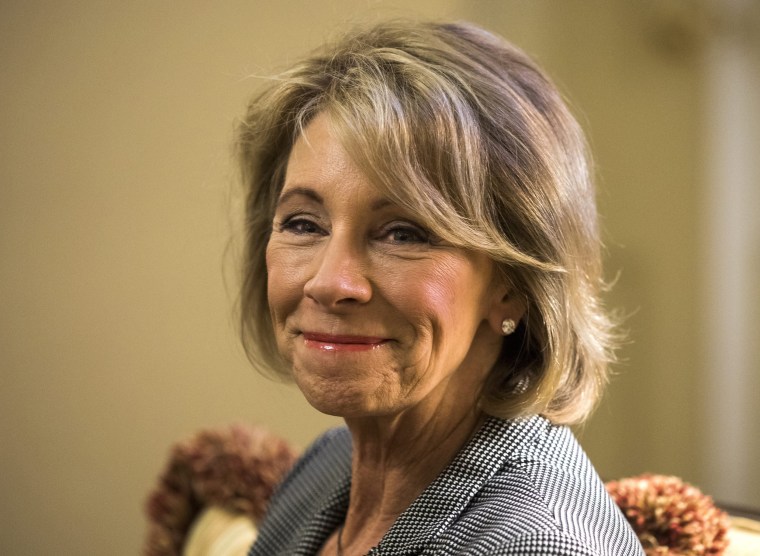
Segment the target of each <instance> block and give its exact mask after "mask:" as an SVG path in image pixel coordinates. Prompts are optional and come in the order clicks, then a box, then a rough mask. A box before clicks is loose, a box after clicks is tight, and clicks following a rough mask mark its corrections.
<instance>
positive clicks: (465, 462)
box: [249, 417, 644, 556]
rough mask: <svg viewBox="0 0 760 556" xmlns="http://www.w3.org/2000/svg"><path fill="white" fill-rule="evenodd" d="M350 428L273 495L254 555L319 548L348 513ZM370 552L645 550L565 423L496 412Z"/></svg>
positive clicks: (330, 438) (331, 436)
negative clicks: (501, 416)
mask: <svg viewBox="0 0 760 556" xmlns="http://www.w3.org/2000/svg"><path fill="white" fill-rule="evenodd" d="M350 484H351V436H350V434H349V432H348V430H347V429H345V428H341V429H335V430H331V431H329V432H327V433H326V434H325V435H323V436H322V437H321V438H320V439H319V440H317V442H316V443H315V444H314V445H313V446H312V447H311V448H310V449H309V450H308V451H307V452H306V454H305V455H304V456H303V457H302V458H301V460H300V461H299V462H298V463H297V464H296V466H295V467H294V468H293V471H292V472H291V473H290V475H289V476H288V478H287V479H286V480H285V481H284V483H283V484H282V485H281V487H280V489H279V490H278V492H277V493H276V494H275V496H274V498H273V499H272V502H271V505H270V509H269V512H268V514H267V516H266V518H265V520H264V522H263V523H262V525H261V529H260V532H259V537H258V539H257V541H256V542H255V543H254V545H253V547H252V548H251V551H250V553H249V556H275V555H288V556H292V555H298V554H301V555H313V554H316V553H317V552H318V551H319V550H320V548H321V547H322V545H323V543H324V542H325V541H326V540H327V538H328V537H329V536H330V535H331V534H332V533H333V531H335V529H336V528H337V527H338V526H339V525H340V524H341V523H342V522H343V518H344V516H345V513H346V509H347V507H348V499H349V490H350ZM369 554H371V555H373V556H375V555H377V556H380V555H382V556H390V555H394V556H395V555H412V554H424V555H434V554H435V555H443V554H468V555H504V556H506V555H510V556H513V555H514V556H516V555H533V554H547V555H589V556H590V555H594V556H630V555H636V556H642V555H643V554H644V553H643V550H642V548H641V545H640V544H639V542H638V540H637V539H636V536H635V535H634V533H633V531H632V530H631V528H630V527H629V525H628V523H627V522H626V520H625V518H624V517H623V515H622V513H621V512H620V510H619V509H618V508H617V506H615V504H614V502H613V501H612V500H611V499H610V498H609V497H608V496H607V493H606V491H605V489H604V485H603V484H602V482H601V480H600V479H599V477H598V475H597V474H596V472H595V471H594V468H593V467H592V465H591V463H590V462H589V460H588V458H587V457H586V455H585V453H584V452H583V450H582V449H581V447H580V446H579V445H578V443H577V441H576V440H575V438H574V437H573V435H572V433H571V432H570V430H569V429H567V428H566V427H558V426H554V425H552V424H551V423H549V422H548V421H546V420H545V419H543V418H541V417H533V418H530V419H526V420H522V421H504V420H501V419H496V418H489V419H488V420H487V421H486V423H485V425H484V426H483V427H482V428H481V430H480V431H479V432H478V433H476V435H475V436H474V437H473V438H472V439H471V440H470V442H469V443H468V444H467V445H466V446H465V447H464V448H463V449H462V450H461V451H460V452H459V454H457V456H456V457H455V458H454V460H453V461H452V462H451V464H449V466H448V467H447V468H446V469H445V470H444V471H443V472H442V473H441V474H440V475H439V476H438V478H437V479H436V480H435V481H434V482H433V483H431V484H430V485H429V486H428V488H427V489H426V490H425V491H424V492H423V493H422V494H421V495H420V496H419V498H417V500H415V501H414V502H413V503H412V505H411V506H409V508H407V510H406V511H405V512H404V513H403V514H401V516H399V518H398V519H397V520H396V522H395V523H394V524H393V526H392V527H391V528H390V529H389V530H388V532H387V533H386V534H385V536H384V537H383V538H382V540H381V541H380V543H379V544H378V545H377V546H376V547H375V548H373V549H372V550H371V551H370V552H369Z"/></svg>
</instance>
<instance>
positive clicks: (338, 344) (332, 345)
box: [303, 332, 388, 351]
mask: <svg viewBox="0 0 760 556" xmlns="http://www.w3.org/2000/svg"><path fill="white" fill-rule="evenodd" d="M303 339H304V343H305V344H306V347H308V348H312V349H318V350H321V351H367V350H371V349H375V348H378V347H380V346H381V345H383V344H384V343H385V342H387V341H388V340H387V339H385V338H376V337H373V336H343V335H339V336H336V335H332V334H319V333H316V332H303Z"/></svg>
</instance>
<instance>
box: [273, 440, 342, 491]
mask: <svg viewBox="0 0 760 556" xmlns="http://www.w3.org/2000/svg"><path fill="white" fill-rule="evenodd" d="M350 470H351V434H350V433H349V431H348V429H347V428H345V427H336V428H334V429H330V430H328V431H326V432H324V433H322V434H321V435H320V436H319V437H317V439H316V440H315V441H314V442H313V443H312V444H311V445H310V446H309V447H308V448H307V449H306V451H305V452H304V453H303V455H301V457H300V458H299V459H298V461H296V463H295V465H294V466H293V469H291V470H290V472H289V473H288V475H287V476H286V477H285V479H284V480H283V481H282V483H281V484H280V486H279V487H278V489H277V492H276V493H275V496H274V498H273V500H272V502H273V503H275V504H276V503H277V501H278V499H279V498H280V497H282V496H284V495H285V493H287V492H288V491H292V490H294V489H293V486H294V483H295V484H297V488H296V489H295V490H296V491H298V492H308V493H309V494H310V495H312V496H313V495H314V494H316V493H315V492H314V490H315V489H321V488H325V487H326V486H328V485H334V484H335V483H336V482H338V481H340V480H342V479H343V478H344V477H345V476H346V474H347V473H348V474H350Z"/></svg>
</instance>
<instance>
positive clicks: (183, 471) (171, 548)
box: [143, 425, 296, 556]
mask: <svg viewBox="0 0 760 556" xmlns="http://www.w3.org/2000/svg"><path fill="white" fill-rule="evenodd" d="M295 459H296V454H295V453H294V452H293V451H292V450H291V449H290V447H289V446H288V444H287V443H286V442H285V441H284V440H282V439H281V438H278V437H276V436H274V435H272V434H269V433H268V432H266V431H265V430H264V429H261V428H258V427H246V426H244V425H233V426H230V427H228V428H225V429H218V430H204V431H201V432H199V433H198V434H196V435H195V436H194V437H192V438H191V439H189V440H187V441H186V442H182V443H179V444H177V445H175V446H174V447H173V449H172V451H171V454H170V456H169V461H168V463H167V466H166V468H165V470H164V472H163V474H162V475H161V477H160V479H159V483H158V485H157V486H156V488H155V489H154V490H153V491H152V492H151V493H150V495H149V497H148V500H147V504H146V513H147V516H148V519H149V524H148V532H147V535H146V539H145V545H144V547H143V554H145V556H169V555H179V554H181V553H182V548H183V545H184V542H185V538H186V536H187V533H188V530H189V529H190V526H191V525H192V523H193V521H194V520H195V518H196V517H197V516H198V514H199V513H200V512H201V511H202V510H203V508H205V507H207V506H219V507H221V508H224V509H227V510H230V511H233V512H237V513H242V514H246V515H248V516H250V517H251V518H253V520H254V521H258V520H260V519H261V518H262V516H263V515H264V512H265V510H266V507H267V504H268V503H269V498H270V497H271V495H272V493H273V491H274V489H275V487H276V486H277V485H278V484H279V482H280V481H281V480H282V479H283V478H284V475H285V473H286V472H287V471H288V470H289V469H290V468H291V467H292V465H293V463H294V462H295Z"/></svg>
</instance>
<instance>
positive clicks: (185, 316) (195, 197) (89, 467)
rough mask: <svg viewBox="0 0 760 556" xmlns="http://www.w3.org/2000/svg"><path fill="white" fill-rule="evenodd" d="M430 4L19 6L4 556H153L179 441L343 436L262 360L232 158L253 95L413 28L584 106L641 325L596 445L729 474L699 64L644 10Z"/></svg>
mask: <svg viewBox="0 0 760 556" xmlns="http://www.w3.org/2000/svg"><path fill="white" fill-rule="evenodd" d="M408 4H409V3H408V2H401V1H395V2H383V1H365V2H352V1H350V0H322V1H320V2H305V1H294V0H288V1H279V2H264V1H256V2H244V1H242V0H238V1H236V2H225V3H218V4H212V3H208V2H186V3H178V2H174V3H170V2H138V3H125V4H117V3H111V4H110V5H108V6H106V5H105V4H104V3H101V2H71V1H68V2H5V3H3V4H2V6H0V36H1V37H2V39H0V72H2V78H0V94H1V95H2V99H3V102H2V105H1V106H0V127H1V128H2V130H3V131H2V136H0V231H2V233H1V234H0V257H1V260H2V262H1V263H0V264H1V265H2V266H0V314H1V315H2V316H1V317H0V326H2V333H1V334H0V366H1V367H0V368H1V370H0V372H1V373H2V374H1V375H0V407H2V421H1V424H0V431H1V434H2V436H0V442H2V448H0V466H1V467H0V468H1V469H2V473H0V497H2V499H3V500H4V502H5V503H4V504H3V507H2V509H1V510H0V512H1V513H0V553H2V554H13V555H25V554H29V555H32V554H35V555H36V554H42V553H48V552H56V553H61V554H125V555H126V554H134V553H135V552H136V551H137V550H138V548H139V546H140V543H141V540H142V534H143V531H144V519H143V516H142V505H143V502H144V498H145V494H146V492H147V490H148V489H149V488H150V487H151V486H152V485H153V483H154V481H155V478H156V475H157V473H158V472H159V470H160V469H161V466H162V465H163V463H164V459H165V457H166V454H167V450H168V448H169V446H170V445H171V443H172V442H174V441H176V440H178V439H180V438H183V437H184V436H186V435H188V434H190V433H192V432H193V431H195V430H197V429H199V428H201V427H207V426H214V425H221V424H226V423H229V422H232V421H246V422H255V423H263V424H266V425H267V426H269V427H270V428H271V429H273V430H274V431H276V432H279V433H281V434H283V435H284V436H286V437H287V438H288V439H290V440H291V441H292V442H293V443H295V444H296V445H297V446H300V447H303V446H305V445H306V444H307V443H308V442H309V440H310V439H311V438H313V437H314V436H315V435H316V434H317V433H318V432H319V431H321V430H323V429H324V428H326V427H328V426H331V425H332V424H334V423H336V422H337V421H336V420H334V419H331V418H327V417H324V416H321V415H319V414H317V413H316V412H315V411H313V410H311V409H310V408H309V407H308V406H306V404H305V403H304V402H303V401H302V400H301V399H300V396H299V395H298V394H297V393H296V392H293V391H292V390H291V389H289V388H286V387H283V386H280V385H276V384H273V383H271V382H269V381H267V380H265V379H263V378H262V377H259V376H258V375H256V374H255V373H254V372H253V371H251V370H250V369H249V367H248V365H247V362H246V361H245V358H244V356H243V355H242V352H241V350H240V348H239V347H238V345H237V338H236V333H235V328H234V316H233V314H234V310H233V307H234V301H235V291H234V289H235V285H234V284H235V277H234V271H233V270H232V264H230V261H229V258H228V257H226V255H225V252H226V250H227V247H228V246H229V244H230V240H231V239H232V236H233V235H234V232H233V230H234V229H235V219H236V218H237V217H238V216H239V215H238V214H237V213H236V208H237V201H238V200H239V199H238V197H237V190H236V188H235V186H234V179H235V177H234V170H233V168H232V165H231V161H230V155H229V151H230V142H231V136H232V129H233V125H234V122H235V119H236V117H237V116H238V115H239V114H240V113H241V111H242V109H243V107H244V104H245V100H246V99H247V98H248V96H249V95H250V93H251V92H252V91H253V90H254V89H255V88H256V86H257V85H258V82H257V81H256V80H254V79H247V78H246V76H248V75H251V74H266V73H268V72H270V71H272V70H274V69H276V68H278V67H281V66H282V65H283V64H287V62H288V61H289V60H292V59H294V58H295V57H297V56H298V55H299V54H301V53H303V52H304V51H306V50H308V49H310V48H312V47H313V46H315V45H317V44H319V43H320V42H321V41H322V40H323V39H324V38H325V37H327V36H329V35H330V34H331V33H333V32H335V31H336V30H340V29H341V28H342V27H343V26H345V25H346V24H347V22H350V21H354V20H359V21H366V20H373V19H376V18H380V17H385V16H389V15H390V16H427V17H440V18H465V19H470V20H473V21H475V22H479V23H481V24H483V25H486V26H487V27H490V28H491V29H493V30H496V31H498V32H501V33H502V34H504V35H506V36H507V37H509V38H511V39H513V40H514V41H515V42H516V43H518V44H520V45H521V46H523V47H525V48H526V49H527V50H528V51H529V52H531V53H532V54H534V55H536V56H537V57H538V59H539V61H540V62H541V63H542V64H543V65H544V66H545V67H546V68H547V69H548V70H549V71H550V73H551V74H552V75H553V76H554V77H555V78H556V79H557V81H558V82H559V83H560V85H561V88H562V89H563V90H564V91H565V92H567V93H568V94H569V96H570V97H571V99H572V101H573V103H574V105H575V107H576V109H577V110H576V112H577V113H578V114H579V115H580V117H581V121H582V123H583V124H584V126H585V127H586V128H587V129H588V131H589V132H590V136H591V141H592V145H593V148H594V151H595V154H596V158H597V160H598V162H599V173H600V177H601V197H600V203H601V209H602V211H603V213H604V215H605V221H604V225H605V228H606V232H607V235H608V238H609V241H608V243H609V255H610V257H609V259H610V261H609V262H610V267H611V269H612V270H613V271H617V270H621V272H622V274H621V277H620V279H619V283H618V285H617V290H616V293H615V294H614V296H613V297H612V298H611V299H612V301H613V303H614V304H615V305H617V306H622V307H623V308H624V309H625V310H626V311H628V312H629V313H633V314H632V316H631V317H630V319H629V321H628V326H629V328H630V329H631V336H632V340H633V343H632V344H631V345H630V346H628V347H627V348H626V350H625V353H624V356H625V357H626V359H627V363H626V364H625V365H623V366H621V367H620V368H619V372H620V374H619V376H618V377H617V378H616V380H615V381H614V382H613V384H612V387H611V389H610V395H609V396H608V398H607V401H606V402H605V404H604V405H603V406H602V407H601V409H600V411H599V413H598V414H597V416H596V417H595V418H594V420H593V421H592V422H591V423H590V424H589V425H588V426H587V427H586V429H585V430H583V431H581V436H582V440H583V442H584V444H585V445H586V446H587V448H588V449H589V452H590V453H591V455H592V457H593V459H594V460H595V462H596V463H597V466H598V468H599V470H600V472H601V473H602V474H603V475H604V476H607V477H616V476H620V475H623V474H632V473H638V472H642V471H656V472H665V473H674V474H679V475H682V476H684V477H686V478H688V479H690V480H694V481H701V480H703V479H704V477H705V471H704V469H702V468H701V466H700V457H699V455H700V454H701V453H702V449H701V448H700V446H699V444H700V442H701V438H702V436H701V433H700V430H699V429H698V423H699V422H700V419H701V417H700V414H699V412H700V410H699V403H700V401H699V400H700V396H702V395H703V392H702V391H701V390H700V380H701V378H700V374H699V373H700V372H701V371H702V370H703V367H702V365H701V363H700V361H699V353H700V342H702V341H703V340H701V339H700V338H699V336H698V334H697V329H696V328H695V323H696V322H697V321H698V319H699V314H698V313H699V310H698V308H697V306H696V305H695V302H694V300H695V299H696V298H698V297H699V295H700V294H699V292H698V291H697V288H698V285H697V284H696V283H695V281H694V276H697V275H699V273H700V270H699V268H698V265H699V261H700V247H699V245H698V244H697V238H698V236H699V233H698V232H699V230H698V228H699V225H700V224H699V216H698V215H699V214H700V211H699V206H698V205H699V203H700V191H701V189H700V188H701V185H702V184H703V181H704V178H703V175H702V172H703V168H702V164H701V160H700V149H701V148H702V145H701V137H702V136H703V135H704V129H703V128H702V119H701V117H700V110H701V103H702V99H701V97H700V94H699V91H700V90H701V84H700V75H701V73H700V72H701V70H700V62H699V60H700V58H699V53H698V52H695V51H693V50H691V49H690V48H689V47H688V45H687V46H686V47H684V49H679V48H678V45H676V47H669V46H668V45H667V41H666V44H659V43H658V42H657V33H654V34H652V33H650V31H651V23H652V20H651V18H650V14H649V13H648V12H647V11H646V10H637V9H634V8H633V7H631V6H630V5H629V4H630V3H628V2H625V1H624V0H619V1H615V2H603V1H601V0H598V1H594V2H548V1H538V2H531V3H526V2H496V1H493V2H489V1H483V2H478V3H469V2H463V1H454V0H448V1H443V0H439V1H435V0H426V1H422V2H417V3H415V7H414V8H413V9H411V8H409V7H407V5H408ZM470 4H473V5H470ZM752 426H754V424H752ZM753 449H756V446H755V448H753ZM755 453H757V452H755ZM755 478H756V479H757V478H758V477H755ZM758 484H760V481H755V483H754V485H751V486H750V487H748V490H747V492H748V495H747V496H748V498H747V500H748V501H750V502H754V503H755V505H757V506H760V493H759V492H758V490H757V485H758Z"/></svg>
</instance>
